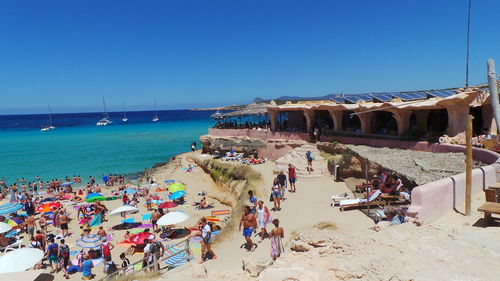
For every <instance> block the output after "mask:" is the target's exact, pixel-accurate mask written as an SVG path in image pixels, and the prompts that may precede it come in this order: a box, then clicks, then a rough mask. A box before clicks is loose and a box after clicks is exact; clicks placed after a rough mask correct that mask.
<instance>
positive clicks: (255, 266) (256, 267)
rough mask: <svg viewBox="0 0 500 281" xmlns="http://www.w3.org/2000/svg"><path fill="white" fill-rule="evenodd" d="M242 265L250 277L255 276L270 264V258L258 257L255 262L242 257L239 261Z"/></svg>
mask: <svg viewBox="0 0 500 281" xmlns="http://www.w3.org/2000/svg"><path fill="white" fill-rule="evenodd" d="M241 262H242V264H243V266H242V269H243V271H246V272H248V273H249V274H250V276H251V277H257V276H259V274H260V273H261V272H262V271H263V270H264V269H265V268H266V267H268V266H269V265H271V264H272V261H271V260H266V259H263V258H262V259H259V260H258V261H257V262H255V263H254V262H252V261H249V260H248V259H244V260H242V261H241Z"/></svg>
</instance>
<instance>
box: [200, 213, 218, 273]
mask: <svg viewBox="0 0 500 281" xmlns="http://www.w3.org/2000/svg"><path fill="white" fill-rule="evenodd" d="M201 238H202V240H201V261H200V263H204V262H205V260H207V259H208V258H207V254H210V257H211V259H213V260H215V259H216V258H217V255H215V253H214V251H213V250H212V228H211V227H210V225H209V224H208V223H207V219H206V218H205V217H203V218H201Z"/></svg>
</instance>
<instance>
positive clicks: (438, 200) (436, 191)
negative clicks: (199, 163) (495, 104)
mask: <svg viewBox="0 0 500 281" xmlns="http://www.w3.org/2000/svg"><path fill="white" fill-rule="evenodd" d="M209 134H211V135H215V136H240V137H249V138H257V139H262V140H270V139H289V140H306V141H307V140H308V139H309V137H308V135H307V134H304V133H284V132H275V133H272V132H270V131H257V130H246V129H245V130H238V129H231V130H225V129H224V130H222V129H209ZM321 140H322V141H328V142H332V141H338V142H340V143H343V144H354V145H368V146H373V147H391V148H401V149H410V150H417V151H428V152H434V153H444V152H465V147H464V146H459V145H448V144H438V143H427V142H416V141H402V140H392V139H369V138H355V137H339V136H335V137H333V136H332V137H322V138H321ZM473 158H474V160H476V161H481V162H483V163H485V164H488V166H485V167H482V168H479V169H474V170H473V171H472V193H473V194H474V193H477V192H481V191H482V190H483V189H485V188H487V187H488V186H490V185H492V184H494V183H496V182H497V181H498V178H497V171H500V158H499V154H497V153H495V152H493V151H489V150H485V149H479V148H473ZM411 196H412V203H411V206H410V208H409V210H408V212H409V214H410V215H412V216H414V217H416V218H417V219H418V220H419V221H420V222H422V223H430V222H432V221H435V220H436V219H438V218H439V217H441V216H442V215H444V214H445V213H447V212H449V211H452V210H456V211H460V212H463V208H464V207H463V206H464V202H465V173H462V174H459V175H456V176H453V177H450V178H445V179H440V180H437V181H434V182H430V183H427V184H424V185H420V186H417V187H415V188H414V189H413V191H412V194H411Z"/></svg>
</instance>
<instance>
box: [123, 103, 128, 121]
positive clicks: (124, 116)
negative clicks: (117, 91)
mask: <svg viewBox="0 0 500 281" xmlns="http://www.w3.org/2000/svg"><path fill="white" fill-rule="evenodd" d="M125 118H127V116H126V115H125V101H123V119H125Z"/></svg>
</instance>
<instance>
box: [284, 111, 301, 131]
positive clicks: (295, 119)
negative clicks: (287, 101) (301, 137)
mask: <svg viewBox="0 0 500 281" xmlns="http://www.w3.org/2000/svg"><path fill="white" fill-rule="evenodd" d="M278 125H279V126H278V127H279V130H280V131H284V132H300V133H304V132H306V131H307V122H306V117H305V116H304V112H303V111H284V112H278Z"/></svg>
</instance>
